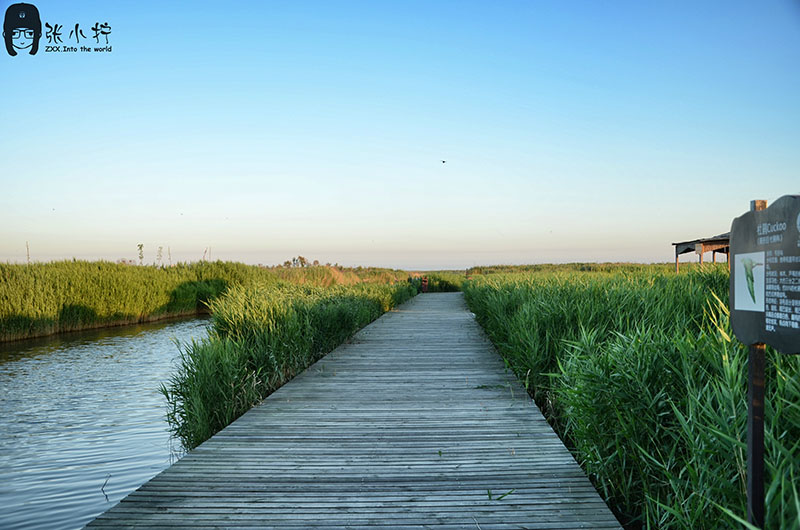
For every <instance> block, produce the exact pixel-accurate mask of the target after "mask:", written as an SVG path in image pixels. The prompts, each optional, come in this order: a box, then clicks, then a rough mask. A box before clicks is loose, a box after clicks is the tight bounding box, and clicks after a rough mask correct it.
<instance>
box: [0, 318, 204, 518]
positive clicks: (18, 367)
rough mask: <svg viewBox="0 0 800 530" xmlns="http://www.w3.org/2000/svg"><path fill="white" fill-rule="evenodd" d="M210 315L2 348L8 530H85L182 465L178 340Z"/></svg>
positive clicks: (0, 437) (2, 469)
mask: <svg viewBox="0 0 800 530" xmlns="http://www.w3.org/2000/svg"><path fill="white" fill-rule="evenodd" d="M207 324H208V319H206V318H193V319H191V320H181V321H170V322H160V323H155V324H144V325H139V326H130V327H123V328H108V329H102V330H95V331H89V332H80V333H73V334H68V335H62V336H58V337H51V338H44V339H34V340H27V341H22V342H16V343H9V344H0V506H2V507H3V508H2V510H0V528H4V529H11V528H81V527H83V526H84V525H85V524H87V523H88V522H89V521H91V520H92V519H93V518H94V517H96V516H97V515H99V514H100V513H102V512H104V511H105V510H107V509H109V508H110V507H112V506H113V505H115V504H116V503H117V502H119V500H120V499H122V498H123V497H124V496H125V495H127V494H128V493H130V492H131V491H133V490H134V489H136V488H137V487H139V486H140V485H141V484H142V483H144V482H145V481H147V480H148V479H150V478H151V477H153V476H154V475H156V474H157V473H159V472H160V471H161V470H163V469H164V468H166V467H167V466H169V465H170V463H171V462H172V461H174V459H175V456H174V454H173V450H178V449H179V445H178V444H175V445H174V447H173V445H171V441H170V436H169V432H168V427H167V422H166V421H165V406H166V404H165V401H164V396H163V395H162V394H161V393H160V392H159V390H158V389H159V385H160V384H161V383H163V382H166V381H167V379H168V378H169V376H170V374H171V372H172V371H173V369H174V367H175V364H176V361H177V359H178V357H179V352H178V348H177V346H176V345H175V343H174V340H175V339H177V340H178V341H181V342H184V341H187V340H189V339H190V338H192V337H194V338H199V337H201V336H204V335H205V328H206V326H207Z"/></svg>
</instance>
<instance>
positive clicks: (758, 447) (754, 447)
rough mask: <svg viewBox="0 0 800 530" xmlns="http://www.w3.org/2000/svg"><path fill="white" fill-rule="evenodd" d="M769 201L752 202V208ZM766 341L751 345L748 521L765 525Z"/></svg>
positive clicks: (748, 396)
mask: <svg viewBox="0 0 800 530" xmlns="http://www.w3.org/2000/svg"><path fill="white" fill-rule="evenodd" d="M766 207H767V201H762V200H755V201H750V211H757V210H764V209H765V208H766ZM764 386H765V377H764V344H762V343H760V342H757V343H755V344H751V345H750V359H749V361H748V381H747V521H748V522H749V523H750V524H752V525H753V526H756V527H758V528H764Z"/></svg>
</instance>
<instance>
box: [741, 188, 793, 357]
mask: <svg viewBox="0 0 800 530" xmlns="http://www.w3.org/2000/svg"><path fill="white" fill-rule="evenodd" d="M731 256H732V260H731V261H732V265H733V267H732V268H731V281H730V295H731V305H732V309H733V311H732V312H731V325H732V326H733V332H734V333H735V334H736V337H737V338H739V340H741V341H742V342H743V343H745V344H757V343H764V344H769V345H771V346H773V347H774V348H776V349H777V350H778V351H781V352H783V353H800V195H786V196H784V197H781V198H780V199H778V200H777V201H775V203H773V204H772V205H771V206H770V207H769V208H767V209H766V210H755V211H751V212H748V213H746V214H744V215H742V216H740V217H737V218H736V219H734V220H733V223H732V225H731Z"/></svg>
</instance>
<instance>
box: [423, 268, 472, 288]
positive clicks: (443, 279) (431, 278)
mask: <svg viewBox="0 0 800 530" xmlns="http://www.w3.org/2000/svg"><path fill="white" fill-rule="evenodd" d="M425 276H427V277H428V292H429V293H451V292H457V291H460V290H461V284H462V283H463V282H464V280H465V279H466V277H465V275H464V273H463V272H451V271H436V272H428V273H425Z"/></svg>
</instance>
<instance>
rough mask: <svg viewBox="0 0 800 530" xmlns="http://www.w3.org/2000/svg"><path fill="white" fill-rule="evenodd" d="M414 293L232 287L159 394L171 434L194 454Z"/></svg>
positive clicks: (404, 287) (409, 289)
mask: <svg viewBox="0 0 800 530" xmlns="http://www.w3.org/2000/svg"><path fill="white" fill-rule="evenodd" d="M414 294H416V289H414V288H413V286H412V285H410V284H409V283H407V282H403V283H397V284H394V285H388V284H383V285H381V284H375V283H364V284H359V285H354V286H334V287H329V288H321V287H313V286H307V285H291V284H286V283H280V284H266V285H265V284H254V285H249V286H241V285H240V286H235V287H232V288H231V289H230V290H229V291H228V292H227V293H226V294H225V295H224V296H222V297H221V298H219V299H217V300H214V301H212V302H211V303H210V307H211V310H212V313H213V317H212V322H213V324H212V327H211V329H210V331H209V335H208V337H207V338H205V339H202V340H199V341H192V342H191V343H188V344H183V345H182V346H181V358H180V363H179V366H178V368H177V371H176V372H175V373H174V375H173V376H172V377H171V378H170V381H169V382H168V384H166V385H164V386H162V388H161V391H162V393H163V394H164V396H165V397H166V399H167V403H168V412H167V420H168V422H169V424H170V428H171V430H172V433H173V434H174V435H175V436H176V437H177V438H178V439H180V441H181V444H182V445H183V447H184V448H185V449H187V450H188V449H193V448H194V447H197V446H198V445H199V444H201V443H202V442H203V441H205V440H207V439H208V438H210V437H211V436H213V435H214V434H215V433H217V432H218V431H219V430H220V429H222V428H224V427H225V426H226V425H228V424H230V423H231V422H232V421H233V420H235V419H236V418H238V417H239V416H240V415H242V414H243V413H244V412H246V411H247V410H248V409H250V408H251V407H252V406H254V405H256V404H257V403H259V402H260V401H261V400H263V399H264V398H265V397H267V396H268V395H269V394H270V393H272V392H273V391H274V390H275V389H277V388H278V387H280V386H281V385H283V384H284V383H285V382H287V381H289V380H290V379H292V378H293V377H294V376H295V375H297V374H298V373H299V372H300V371H302V370H304V369H305V368H306V367H307V366H309V365H310V364H312V363H313V362H314V361H316V360H317V359H319V358H320V357H321V356H322V355H324V354H325V353H327V352H329V351H331V350H332V349H334V348H335V347H336V346H337V345H339V344H341V343H342V342H343V341H345V340H346V339H348V338H349V337H350V336H351V335H353V334H354V333H355V332H356V331H357V330H358V329H360V328H361V327H363V326H365V325H366V324H368V323H369V322H371V321H373V320H374V319H376V318H377V317H378V316H380V315H381V314H382V313H383V312H385V311H387V310H389V309H390V308H392V307H394V306H396V305H398V304H400V303H402V302H404V301H406V300H408V299H409V298H411V297H412V296H413V295H414Z"/></svg>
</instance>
